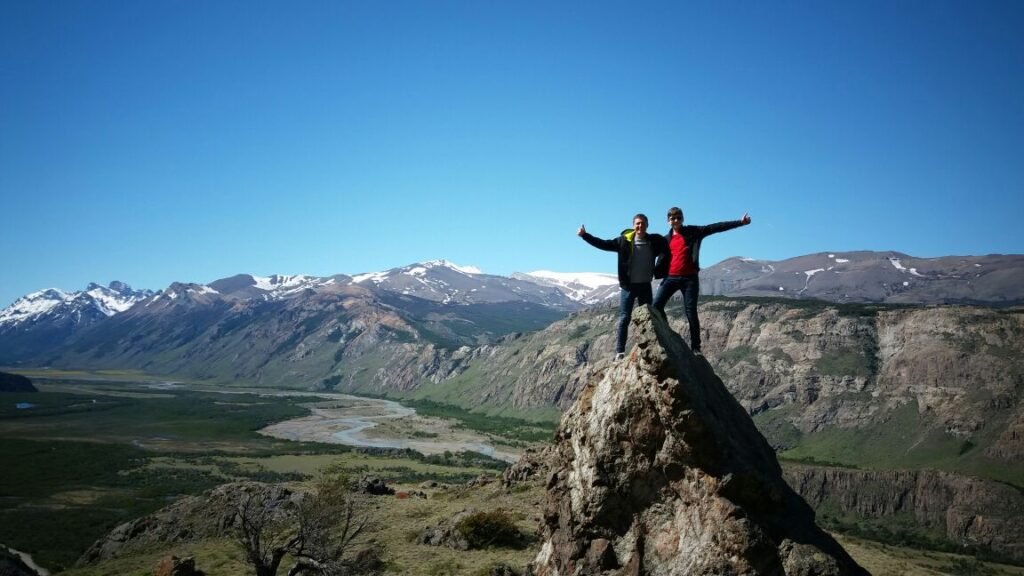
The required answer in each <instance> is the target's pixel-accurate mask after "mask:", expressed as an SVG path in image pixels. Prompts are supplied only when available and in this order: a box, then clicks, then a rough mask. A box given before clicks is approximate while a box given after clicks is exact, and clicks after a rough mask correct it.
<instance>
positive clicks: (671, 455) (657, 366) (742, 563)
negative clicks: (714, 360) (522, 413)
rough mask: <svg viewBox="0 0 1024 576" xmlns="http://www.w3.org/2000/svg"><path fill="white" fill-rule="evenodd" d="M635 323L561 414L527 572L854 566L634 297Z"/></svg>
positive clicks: (722, 394)
mask: <svg viewBox="0 0 1024 576" xmlns="http://www.w3.org/2000/svg"><path fill="white" fill-rule="evenodd" d="M633 330H634V333H635V334H636V336H635V338H636V345H635V346H634V347H633V348H632V350H631V352H630V353H629V356H628V359H627V360H625V361H623V362H621V363H619V364H617V365H615V366H613V367H611V368H609V369H608V370H607V372H605V374H604V375H603V376H597V375H595V377H594V378H592V379H591V380H590V381H589V382H588V383H587V385H586V387H585V388H584V390H583V393H582V394H581V395H580V396H579V398H578V399H577V401H576V403H575V404H574V405H573V407H572V408H571V409H570V410H569V411H568V412H567V413H566V415H565V416H564V417H563V419H562V423H561V425H560V426H559V429H558V432H557V434H556V446H555V448H554V450H553V456H552V458H551V460H550V466H551V467H552V469H553V472H552V474H551V477H550V479H549V481H548V495H547V505H546V508H545V514H544V521H543V524H542V532H543V539H544V544H543V547H542V550H541V552H540V554H539V555H538V556H537V559H536V561H535V565H534V571H535V573H536V574H538V575H541V576H548V575H559V574H564V575H569V574H605V573H607V574H613V573H615V574H649V575H659V576H660V575H683V574H866V572H865V571H864V570H863V569H862V568H860V567H859V566H858V565H857V564H856V563H855V562H854V561H853V560H852V559H851V558H850V557H849V556H848V555H847V554H846V552H845V551H844V550H843V549H842V548H841V547H840V546H839V545H838V544H837V543H836V542H835V541H834V540H832V538H831V537H830V536H828V534H826V533H825V532H824V531H822V530H820V529H819V528H818V527H817V526H816V525H815V523H814V513H813V512H812V511H811V509H810V507H808V506H807V504H806V503H805V502H804V501H803V500H801V499H800V498H799V497H798V496H797V495H796V494H795V493H793V491H792V490H791V489H790V488H789V486H787V484H786V483H785V481H783V479H782V473H781V469H780V467H779V464H778V462H777V461H776V460H775V454H774V453H773V451H772V449H771V447H770V446H769V445H768V443H767V442H766V441H765V440H764V438H763V437H762V436H761V435H760V434H759V433H758V432H757V430H756V428H755V427H754V424H753V421H751V419H750V417H749V416H748V414H747V413H746V411H745V410H744V409H743V408H742V407H741V406H740V405H739V404H738V403H737V402H736V401H735V400H734V399H733V398H732V396H730V394H729V393H728V391H727V390H726V389H725V386H724V385H723V384H722V382H721V381H720V380H718V378H717V377H716V376H715V374H714V371H713V370H712V369H711V367H710V366H709V365H708V364H707V363H706V362H705V361H704V360H703V359H701V358H698V357H695V356H693V355H692V354H690V352H689V350H688V349H687V348H686V346H685V345H684V344H683V343H682V340H681V339H680V338H679V336H678V335H677V334H675V333H674V332H672V331H671V330H670V329H669V327H668V325H667V323H666V322H664V321H663V320H662V319H660V318H658V317H656V316H652V315H650V314H648V313H647V311H646V310H640V311H638V312H637V313H636V315H635V316H634V321H633Z"/></svg>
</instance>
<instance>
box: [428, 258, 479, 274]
mask: <svg viewBox="0 0 1024 576" xmlns="http://www.w3.org/2000/svg"><path fill="white" fill-rule="evenodd" d="M423 265H424V266H426V267H427V268H434V267H437V266H440V267H443V268H451V269H452V270H455V271H456V272H462V273H463V274H483V272H481V271H480V269H479V268H477V267H476V266H459V265H458V264H455V263H454V262H449V261H448V260H428V261H426V262H423Z"/></svg>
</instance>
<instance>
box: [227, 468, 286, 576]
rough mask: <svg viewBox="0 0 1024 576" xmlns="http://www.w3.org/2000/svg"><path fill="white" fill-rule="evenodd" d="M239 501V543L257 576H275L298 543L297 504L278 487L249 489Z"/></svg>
mask: <svg viewBox="0 0 1024 576" xmlns="http://www.w3.org/2000/svg"><path fill="white" fill-rule="evenodd" d="M249 488H250V489H249V490H246V491H245V492H244V493H243V494H242V496H241V497H240V498H239V499H238V513H237V519H238V523H237V529H238V530H237V539H238V543H239V545H240V546H241V547H242V551H243V552H244V554H245V561H246V562H248V563H249V565H250V566H252V567H253V569H254V570H255V571H256V576H275V575H276V574H277V569H278V568H279V567H280V565H281V560H283V559H284V557H285V555H286V554H288V553H289V552H290V551H291V550H292V549H293V548H294V547H295V546H296V545H297V544H298V543H299V537H298V533H297V531H296V530H295V526H294V516H295V508H296V506H295V502H294V500H293V499H291V498H290V496H291V494H290V493H289V492H287V491H285V490H283V489H281V488H279V487H264V486H254V487H249Z"/></svg>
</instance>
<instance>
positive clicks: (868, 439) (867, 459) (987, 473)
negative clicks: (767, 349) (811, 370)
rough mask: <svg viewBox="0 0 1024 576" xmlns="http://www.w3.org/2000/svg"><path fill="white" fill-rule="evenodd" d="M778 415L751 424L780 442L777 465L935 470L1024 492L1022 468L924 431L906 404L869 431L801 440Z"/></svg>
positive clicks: (838, 430)
mask: <svg viewBox="0 0 1024 576" xmlns="http://www.w3.org/2000/svg"><path fill="white" fill-rule="evenodd" d="M781 412H782V411H770V412H767V413H762V414H759V415H757V416H755V418H754V421H755V423H756V424H757V425H758V427H759V428H761V429H762V431H763V432H764V433H765V434H766V435H767V436H769V437H770V438H771V437H773V436H775V437H776V438H781V439H784V440H782V441H777V442H774V443H776V444H781V447H782V448H783V450H782V451H781V452H780V454H779V457H780V458H781V459H783V460H791V461H795V462H802V463H805V464H823V465H828V466H844V467H851V468H866V469H874V470H894V469H896V470H898V469H916V468H937V469H940V470H945V471H949V472H955V473H959V474H965V475H968V476H979V477H981V478H988V479H992V480H997V481H1000V482H1005V483H1007V484H1011V485H1014V486H1017V487H1018V488H1024V463H1021V462H1016V463H1007V462H998V461H994V460H993V459H991V458H989V457H987V456H986V455H985V454H984V453H983V452H982V451H980V450H977V449H976V446H974V443H973V442H971V441H969V440H963V439H959V438H956V437H954V436H952V435H950V434H947V433H946V431H945V430H943V429H941V428H935V427H928V426H927V425H925V424H926V421H925V420H924V419H923V417H922V416H921V415H920V414H919V413H918V411H917V408H916V407H915V406H912V405H906V406H903V407H902V408H899V409H897V410H895V411H893V413H892V415H891V417H890V418H889V419H888V420H887V421H885V422H884V423H882V424H880V425H877V426H872V427H870V428H866V429H855V428H851V429H843V428H831V429H827V430H823V431H820V432H816V433H814V434H806V435H805V434H801V433H800V432H799V431H798V430H796V429H795V428H793V427H792V425H789V424H788V423H787V422H786V421H785V418H784V414H782V413H781ZM777 413H778V414H777ZM772 432H775V433H776V434H777V436H776V434H772ZM978 441H979V442H980V441H982V440H980V439H979V440H978ZM908 446H910V447H911V448H910V449H908Z"/></svg>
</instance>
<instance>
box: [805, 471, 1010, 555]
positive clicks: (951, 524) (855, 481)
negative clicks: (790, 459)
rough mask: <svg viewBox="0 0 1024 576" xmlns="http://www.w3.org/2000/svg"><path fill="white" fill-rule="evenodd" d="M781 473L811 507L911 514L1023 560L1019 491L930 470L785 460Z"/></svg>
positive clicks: (963, 542)
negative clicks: (858, 466)
mask: <svg viewBox="0 0 1024 576" xmlns="http://www.w3.org/2000/svg"><path fill="white" fill-rule="evenodd" d="M785 478H786V480H787V481H788V482H789V485H790V486H792V487H793V488H794V489H795V490H796V491H797V492H798V493H799V494H800V495H801V496H803V497H804V499H806V500H807V502H808V503H809V504H811V505H813V506H814V507H815V508H818V507H820V506H826V507H827V508H829V509H832V510H837V511H839V512H841V513H845V514H851V515H854V516H857V517H860V518H869V519H883V518H893V517H898V516H903V517H912V518H913V519H914V523H915V524H916V525H917V526H918V527H920V528H922V529H925V530H933V531H936V532H939V533H941V534H944V535H945V537H946V538H947V539H948V540H949V541H950V542H955V543H956V544H959V545H960V546H963V547H965V548H967V549H972V548H973V549H981V550H985V551H989V552H993V553H995V554H998V555H1000V556H1002V557H1005V558H1007V559H1009V560H1012V561H1014V562H1016V563H1024V524H1022V523H1021V521H1020V519H1021V518H1022V517H1024V493H1022V492H1021V491H1020V490H1019V489H1017V488H1016V487H1014V486H1010V485H1008V484H1002V483H999V482H994V481H992V480H983V479H980V478H968V477H966V476H959V475H957V474H949V473H946V472H938V471H935V470H855V469H848V468H831V467H822V466H803V465H799V464H787V466H786V468H785Z"/></svg>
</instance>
